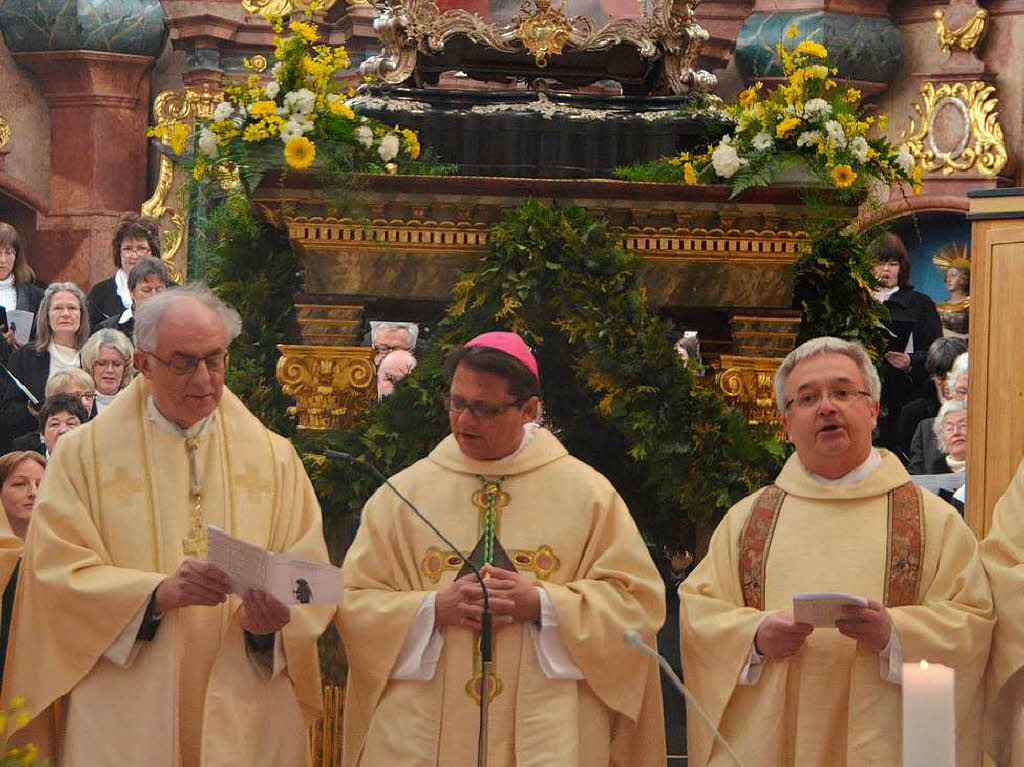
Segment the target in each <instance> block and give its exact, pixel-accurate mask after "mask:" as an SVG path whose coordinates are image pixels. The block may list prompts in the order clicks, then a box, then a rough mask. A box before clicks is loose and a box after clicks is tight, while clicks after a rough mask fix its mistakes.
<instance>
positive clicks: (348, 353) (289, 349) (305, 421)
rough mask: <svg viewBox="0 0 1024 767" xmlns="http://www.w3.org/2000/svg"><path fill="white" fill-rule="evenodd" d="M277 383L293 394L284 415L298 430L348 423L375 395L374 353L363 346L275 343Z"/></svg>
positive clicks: (343, 427)
mask: <svg viewBox="0 0 1024 767" xmlns="http://www.w3.org/2000/svg"><path fill="white" fill-rule="evenodd" d="M277 350H278V351H279V352H280V353H281V357H280V358H279V359H278V361H277V381H278V383H280V384H281V389H282V390H283V391H284V393H285V394H287V395H288V396H289V397H294V398H295V405H294V407H290V408H288V414H289V415H296V416H298V419H299V428H300V429H310V430H315V431H328V430H330V431H334V430H338V429H345V428H348V427H350V426H351V425H352V424H353V423H354V422H355V420H356V418H358V416H359V414H360V413H362V412H363V411H364V410H366V408H368V407H369V406H370V403H372V402H373V400H374V398H375V397H376V394H377V388H376V386H375V382H376V371H375V370H374V367H373V355H374V351H373V349H372V348H370V347H368V346H292V345H286V344H281V345H279V346H278V347H277Z"/></svg>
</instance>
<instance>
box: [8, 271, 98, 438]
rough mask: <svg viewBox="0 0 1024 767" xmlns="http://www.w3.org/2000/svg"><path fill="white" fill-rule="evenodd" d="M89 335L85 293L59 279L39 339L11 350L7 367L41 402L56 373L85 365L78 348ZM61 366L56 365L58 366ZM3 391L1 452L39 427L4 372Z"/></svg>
mask: <svg viewBox="0 0 1024 767" xmlns="http://www.w3.org/2000/svg"><path fill="white" fill-rule="evenodd" d="M88 339H89V310H88V308H87V306H86V301H85V296H84V295H82V291H81V290H79V288H78V286H77V285H75V284H74V283H72V282H55V283H53V284H52V285H50V287H48V288H47V289H46V291H45V292H44V293H43V299H42V301H41V302H40V304H39V311H38V312H37V313H36V339H35V341H33V342H32V343H31V344H29V345H28V346H23V347H21V348H20V349H17V350H15V351H14V352H13V353H12V354H11V358H10V360H8V363H7V369H8V370H10V372H11V374H12V375H14V376H15V377H16V378H17V379H18V380H19V381H21V383H22V384H24V385H25V388H27V389H28V390H29V391H30V392H32V394H33V396H35V398H36V399H37V400H38V401H39V402H40V403H42V402H43V400H44V399H45V398H46V396H45V395H46V382H47V380H48V379H49V377H50V373H51V372H56V371H57V370H60V369H64V368H68V367H81V366H82V360H81V356H80V354H79V350H80V349H81V348H82V346H84V345H85V342H86V341H87V340H88ZM55 365H56V367H55ZM2 384H3V386H2V389H0V391H2V392H3V393H2V395H0V454H3V453H5V452H7V450H8V449H9V448H10V445H11V441H12V440H13V439H14V438H15V437H18V436H20V435H22V434H24V433H25V432H27V431H30V430H31V429H33V428H34V427H35V425H36V419H37V413H36V412H34V410H33V408H32V406H31V404H30V403H29V400H28V398H27V397H26V396H25V395H24V393H22V392H21V391H20V390H19V389H18V387H17V386H15V385H14V384H13V383H12V382H11V381H10V380H9V379H8V378H7V376H6V375H5V376H4V377H3V381H2Z"/></svg>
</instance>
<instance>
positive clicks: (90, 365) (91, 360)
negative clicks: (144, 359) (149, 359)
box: [82, 328, 135, 413]
mask: <svg viewBox="0 0 1024 767" xmlns="http://www.w3.org/2000/svg"><path fill="white" fill-rule="evenodd" d="M134 354H135V347H134V346H132V342H131V341H129V340H128V337H127V336H126V335H125V334H124V333H121V332H120V331H117V330H111V329H110V328H101V329H100V330H97V331H96V332H95V333H93V334H92V337H91V338H90V339H89V340H88V341H86V343H85V346H83V347H82V367H83V368H85V370H86V371H87V372H88V373H89V374H90V375H91V376H92V380H93V381H94V382H95V383H96V412H97V413H102V412H103V410H104V409H105V408H106V407H107V405H109V404H110V403H111V402H113V401H114V397H116V396H117V393H118V392H119V391H121V389H123V388H124V387H126V386H127V385H128V384H129V383H130V382H131V380H132V373H133V372H134V371H133V368H132V357H133V356H134Z"/></svg>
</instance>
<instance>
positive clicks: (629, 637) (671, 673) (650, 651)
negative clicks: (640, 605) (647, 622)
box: [622, 629, 743, 767]
mask: <svg viewBox="0 0 1024 767" xmlns="http://www.w3.org/2000/svg"><path fill="white" fill-rule="evenodd" d="M622 641H623V642H625V643H626V644H627V645H629V646H630V647H632V648H634V649H636V650H639V651H640V652H642V653H646V654H647V655H650V656H651V657H652V658H654V659H655V660H656V661H658V665H659V666H661V670H662V671H664V672H665V676H667V677H668V678H669V681H670V682H672V686H673V687H675V688H676V689H677V690H678V691H679V693H680V694H681V695H682V696H683V698H685V699H686V701H687V702H689V703H690V705H692V706H693V708H694V710H695V711H696V712H697V714H698V715H700V718H701V719H703V720H704V724H706V725H707V726H708V729H709V730H711V734H712V735H713V736H714V738H715V740H716V741H718V743H719V745H721V746H722V748H723V749H725V753H727V754H728V755H729V757H730V758H731V759H732V761H733V764H735V765H737V767H743V765H742V762H740V758H739V757H738V756H736V752H735V751H733V750H732V747H731V746H730V745H729V744H728V743H726V742H725V738H723V737H722V736H721V734H719V732H718V730H717V729H716V728H715V725H714V724H713V723H712V722H711V717H709V716H708V715H707V713H706V712H705V711H704V709H703V708H702V707H701V705H700V703H698V702H697V699H696V698H695V697H693V693H691V692H690V690H689V689H688V688H687V687H686V685H685V684H683V680H682V679H680V678H679V677H678V676H676V672H675V670H674V669H673V668H672V666H671V665H670V664H669V662H668V661H667V660H665V657H664V656H663V655H662V654H661V653H659V652H658V651H657V650H655V649H654V648H652V647H648V646H647V643H646V642H644V640H643V637H641V636H640V633H639V632H638V631H636V630H635V629H626V631H624V632H623V634H622Z"/></svg>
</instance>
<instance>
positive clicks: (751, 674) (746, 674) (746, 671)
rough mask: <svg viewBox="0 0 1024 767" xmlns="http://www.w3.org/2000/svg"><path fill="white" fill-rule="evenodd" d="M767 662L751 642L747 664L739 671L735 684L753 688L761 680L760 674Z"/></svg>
mask: <svg viewBox="0 0 1024 767" xmlns="http://www.w3.org/2000/svg"><path fill="white" fill-rule="evenodd" d="M767 662H768V658H767V657H766V656H764V655H761V653H759V652H758V651H757V647H755V646H754V643H753V642H751V643H750V653H749V654H748V655H747V662H746V663H744V664H743V668H741V669H740V678H739V679H737V680H736V684H738V685H739V686H740V687H753V686H754V685H755V684H757V683H758V681H759V680H760V679H761V672H762V671H764V664H765V663H767Z"/></svg>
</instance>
